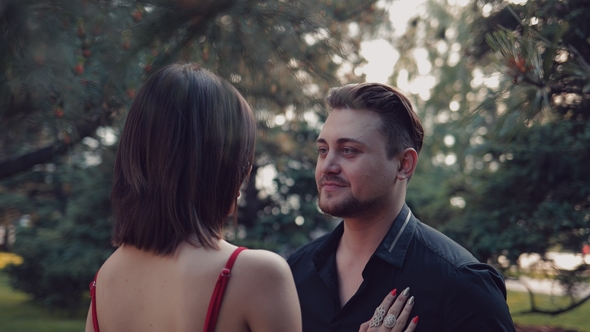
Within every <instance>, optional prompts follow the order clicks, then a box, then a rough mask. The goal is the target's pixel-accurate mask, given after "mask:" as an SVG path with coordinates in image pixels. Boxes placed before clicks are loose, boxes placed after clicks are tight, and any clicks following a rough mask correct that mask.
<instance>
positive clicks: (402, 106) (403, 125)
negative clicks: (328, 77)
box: [326, 83, 424, 158]
mask: <svg viewBox="0 0 590 332" xmlns="http://www.w3.org/2000/svg"><path fill="white" fill-rule="evenodd" d="M326 103H327V104H328V107H329V108H331V109H338V108H349V109H357V110H369V111H373V112H376V113H378V114H379V116H380V118H381V122H383V127H382V128H381V131H382V133H383V134H384V135H385V136H386V137H387V141H388V145H387V155H388V157H389V158H393V157H394V156H395V155H397V154H398V153H400V152H401V151H403V150H404V149H406V148H414V150H416V152H418V153H420V150H421V149H422V141H423V139H424V129H423V128H422V124H421V123H420V118H418V115H417V114H416V112H415V111H414V109H413V108H412V103H410V100H408V98H407V97H406V96H404V95H403V94H402V93H401V92H400V91H399V90H397V89H396V88H394V87H392V86H389V85H386V84H381V83H359V84H348V85H345V86H342V87H337V88H332V89H330V91H329V93H328V97H326Z"/></svg>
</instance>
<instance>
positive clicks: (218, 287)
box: [204, 247, 247, 332]
mask: <svg viewBox="0 0 590 332" xmlns="http://www.w3.org/2000/svg"><path fill="white" fill-rule="evenodd" d="M245 249H247V248H245V247H238V248H236V250H234V252H233V253H232V254H231V256H230V257H229V259H228V260H227V264H225V268H223V270H221V273H220V274H219V277H218V278H217V284H215V289H214V290H213V295H212V296H211V301H210V302H209V310H207V318H206V319H205V328H204V331H205V332H214V331H215V326H216V325H217V317H218V316H219V308H220V307H221V301H222V300H223V293H224V292H225V287H226V286H227V283H228V281H229V276H230V274H231V268H232V266H233V265H234V262H235V261H236V258H237V257H238V254H239V253H240V252H242V250H245Z"/></svg>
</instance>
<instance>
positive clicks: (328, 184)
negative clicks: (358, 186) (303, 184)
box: [320, 180, 346, 190]
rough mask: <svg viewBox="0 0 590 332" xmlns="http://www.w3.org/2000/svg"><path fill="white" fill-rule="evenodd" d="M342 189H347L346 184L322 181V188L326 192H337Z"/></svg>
mask: <svg viewBox="0 0 590 332" xmlns="http://www.w3.org/2000/svg"><path fill="white" fill-rule="evenodd" d="M342 187H346V184H345V183H343V182H340V181H326V180H323V181H320V188H322V189H326V190H336V189H339V188H342Z"/></svg>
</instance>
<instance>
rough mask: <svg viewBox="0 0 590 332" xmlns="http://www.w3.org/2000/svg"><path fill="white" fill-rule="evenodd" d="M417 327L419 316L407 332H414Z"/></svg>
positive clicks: (414, 319) (411, 323) (413, 320)
mask: <svg viewBox="0 0 590 332" xmlns="http://www.w3.org/2000/svg"><path fill="white" fill-rule="evenodd" d="M416 325H418V316H416V317H414V318H413V319H412V321H411V322H410V324H409V325H408V328H407V329H406V331H405V332H413V331H414V330H415V329H416Z"/></svg>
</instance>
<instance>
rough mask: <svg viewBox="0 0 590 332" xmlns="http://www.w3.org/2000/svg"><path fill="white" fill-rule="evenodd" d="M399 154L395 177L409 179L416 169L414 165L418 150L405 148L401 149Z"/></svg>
mask: <svg viewBox="0 0 590 332" xmlns="http://www.w3.org/2000/svg"><path fill="white" fill-rule="evenodd" d="M399 156H400V159H399V168H398V170H397V179H398V180H409V179H410V178H411V177H412V175H413V174H414V171H415V170H416V165H418V152H416V150H414V149H412V148H407V149H405V150H404V151H402V152H401V153H400V154H399Z"/></svg>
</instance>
